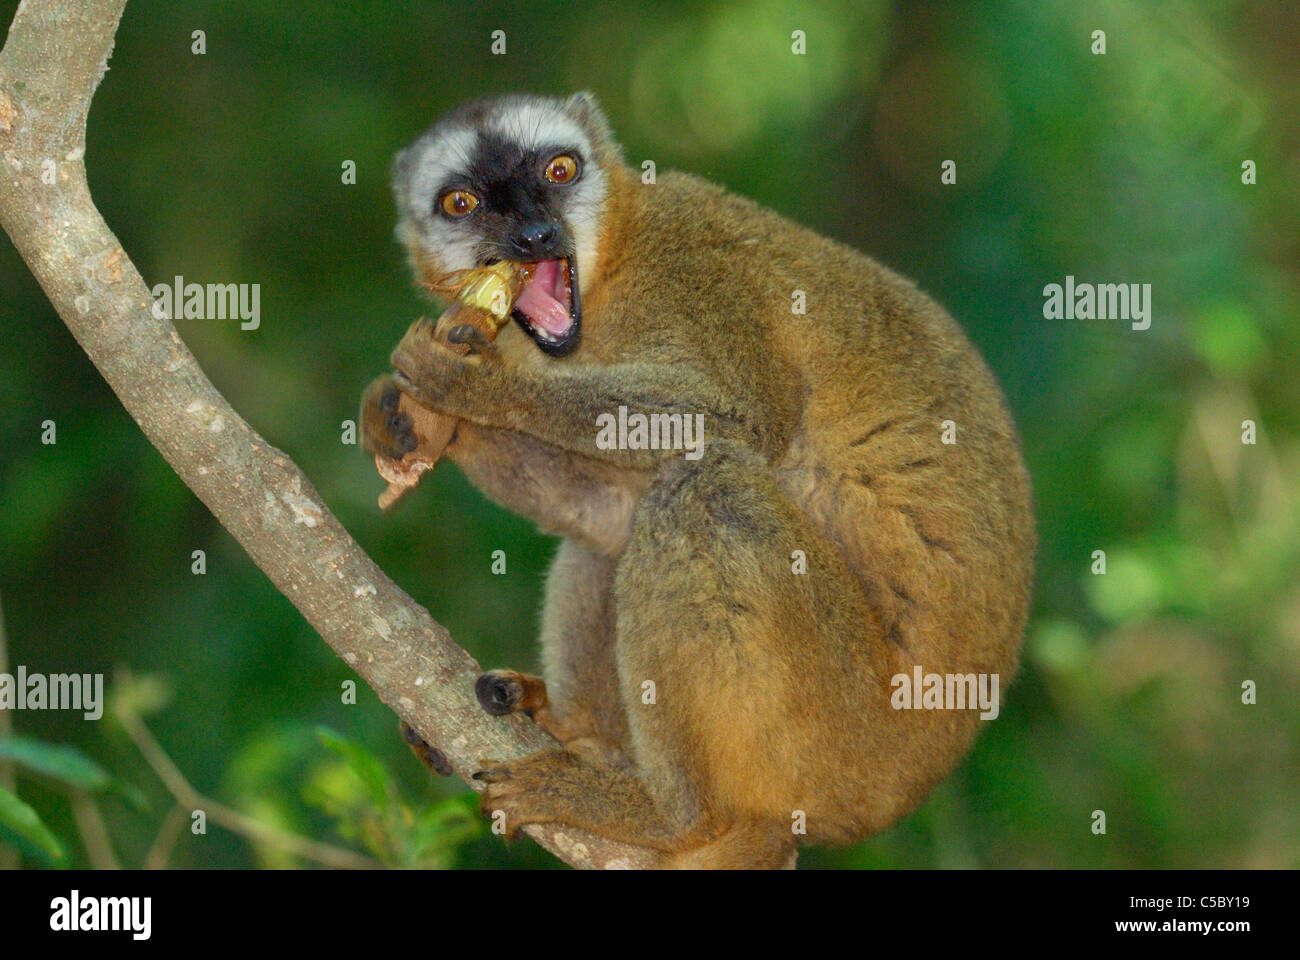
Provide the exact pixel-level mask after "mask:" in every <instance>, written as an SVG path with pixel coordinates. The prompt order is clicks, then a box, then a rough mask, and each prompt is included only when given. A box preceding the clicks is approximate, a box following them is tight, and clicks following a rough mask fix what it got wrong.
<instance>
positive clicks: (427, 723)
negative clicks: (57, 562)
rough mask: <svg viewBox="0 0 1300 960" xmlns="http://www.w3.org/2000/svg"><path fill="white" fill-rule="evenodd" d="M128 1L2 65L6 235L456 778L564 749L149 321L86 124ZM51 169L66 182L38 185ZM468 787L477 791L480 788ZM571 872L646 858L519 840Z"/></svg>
mask: <svg viewBox="0 0 1300 960" xmlns="http://www.w3.org/2000/svg"><path fill="white" fill-rule="evenodd" d="M125 4H126V0H80V2H78V3H67V2H63V0H24V2H23V3H22V4H20V6H19V8H18V12H17V13H16V14H15V16H14V21H13V24H12V25H11V27H10V29H9V38H8V40H7V42H6V43H5V47H4V50H3V51H0V225H2V226H3V227H4V229H5V231H6V232H7V233H8V234H9V236H10V237H11V238H12V240H13V242H14V245H15V246H16V247H17V248H18V252H19V253H20V254H21V255H22V257H23V259H24V260H25V261H26V263H27V265H28V266H29V267H30V268H31V271H32V273H33V274H35V276H36V279H37V280H38V281H39V283H40V284H41V287H42V288H43V289H44V290H45V293H46V294H47V295H48V296H49V298H50V302H51V303H52V304H53V305H54V308H55V309H56V310H57V311H58V313H59V315H60V316H61V317H62V318H63V321H64V322H65V323H66V324H67V325H68V329H69V330H71V331H72V334H73V336H74V337H76V339H77V342H78V343H80V344H81V346H82V348H83V349H84V350H85V351H86V353H87V355H88V356H89V357H90V359H91V361H92V362H93V363H94V364H95V366H96V367H97V368H98V369H99V371H100V373H101V374H103V376H104V379H105V380H107V381H108V384H109V386H110V387H112V389H113V392H114V393H116V394H117V396H118V398H119V399H120V400H121V401H122V404H123V406H125V407H126V409H127V412H128V413H130V414H131V416H132V417H133V418H135V421H136V422H137V423H138V424H139V425H140V428H141V429H142V430H143V431H144V433H145V436H146V437H148V439H149V441H150V443H152V444H153V445H154V446H155V447H156V448H157V449H158V451H159V452H160V453H161V454H162V455H163V456H164V457H165V458H166V459H167V462H168V463H169V464H171V466H172V468H173V469H175V471H176V473H177V474H178V475H179V476H180V478H181V479H182V480H183V481H184V482H185V483H186V485H188V486H189V488H190V489H191V490H193V491H194V492H195V494H197V495H198V497H199V498H200V499H201V500H202V501H203V502H204V503H205V504H206V505H207V507H208V509H210V510H211V511H212V513H213V514H214V515H215V516H216V518H217V519H218V520H219V521H220V522H221V523H222V525H223V526H225V528H226V529H227V530H229V531H230V533H231V535H232V536H234V538H235V539H236V540H237V541H239V543H240V545H241V546H243V548H244V549H245V550H246V551H248V554H249V556H250V557H251V558H252V559H253V562H254V563H256V564H257V565H258V566H259V567H261V569H262V570H263V571H264V572H265V573H266V574H267V576H269V577H270V578H271V580H272V582H273V583H274V584H275V585H276V587H277V588H278V589H279V590H280V592H281V593H283V594H284V595H285V596H286V597H288V598H289V600H290V601H292V603H293V604H294V606H296V607H297V608H298V610H299V611H300V612H301V613H302V614H303V616H304V617H306V618H307V620H308V622H309V623H311V625H312V626H313V627H314V628H315V629H316V630H317V631H318V632H319V633H320V635H321V636H322V637H323V638H324V639H325V641H326V642H327V643H328V644H329V645H330V646H331V647H333V649H334V651H335V652H336V653H338V655H339V656H341V657H342V658H343V659H344V661H346V662H347V663H348V665H349V666H351V667H352V668H353V669H354V670H356V671H357V673H359V674H360V675H361V676H362V678H364V679H365V681H366V682H367V683H368V684H370V686H371V687H372V688H374V690H375V692H376V693H377V694H378V695H379V697H380V699H382V700H383V701H384V702H385V703H386V704H388V705H389V706H390V707H391V708H392V709H393V710H394V711H395V712H396V713H397V715H398V716H400V717H401V718H402V719H403V720H405V721H406V722H407V723H409V724H410V725H411V726H412V727H414V728H415V730H416V731H418V732H419V733H420V735H421V736H423V737H424V738H425V739H426V740H427V741H428V742H429V743H432V744H435V745H437V746H438V748H439V749H441V750H442V751H443V753H445V754H446V755H447V757H448V759H449V760H450V761H451V763H452V766H453V767H454V768H455V770H456V773H457V774H459V775H460V776H461V777H462V778H464V777H467V775H468V774H469V773H471V772H473V770H475V769H477V764H478V761H479V760H480V759H481V758H485V757H488V758H492V759H503V760H508V759H514V758H516V757H520V756H524V755H527V754H529V753H533V752H535V751H537V750H540V749H543V748H545V747H547V746H554V745H555V741H553V740H552V739H551V738H550V737H548V736H547V735H546V734H545V733H544V732H543V731H542V730H540V729H539V728H538V727H537V726H536V725H535V724H533V723H531V722H529V721H527V720H525V719H522V718H520V717H518V716H510V717H505V718H493V717H489V716H487V715H486V714H485V713H484V712H483V711H482V710H481V709H480V707H479V705H478V702H477V700H476V699H475V697H474V694H473V690H474V681H475V679H476V678H477V677H478V675H479V673H480V668H479V665H478V664H477V663H476V662H475V661H474V659H473V658H472V657H470V655H469V654H467V653H466V652H465V651H464V650H462V649H461V648H460V647H458V646H457V645H456V644H455V643H453V642H452V639H451V637H450V635H449V634H448V633H447V630H446V629H445V628H444V627H442V626H441V625H439V624H438V623H436V622H435V621H434V620H433V619H432V618H431V617H430V616H429V614H428V612H427V611H426V610H424V608H422V607H420V606H419V605H418V604H416V603H415V601H413V600H412V599H411V598H410V597H408V596H407V595H406V594H405V593H403V592H402V591H401V590H400V589H399V588H398V587H397V586H396V584H394V583H393V582H392V581H391V580H389V578H388V577H387V576H385V575H384V573H383V571H382V570H380V569H379V568H378V567H377V566H376V565H375V563H374V562H373V561H372V560H371V559H370V558H369V557H367V556H366V554H365V553H364V552H363V551H362V550H361V548H360V547H358V546H357V544H356V543H355V541H353V539H352V538H351V536H349V535H348V533H347V531H346V530H344V529H343V527H342V525H341V524H340V523H339V522H338V520H336V519H335V517H334V516H333V514H331V513H330V511H329V510H328V509H327V508H326V507H325V505H324V504H323V503H322V502H321V499H320V496H319V495H318V494H317V493H316V491H315V489H314V488H313V487H312V485H311V483H310V482H309V481H308V480H307V478H306V476H304V475H303V473H302V471H301V470H299V469H298V467H297V466H295V465H294V463H293V462H292V461H291V460H290V459H289V458H288V457H287V456H285V455H284V454H283V453H281V452H280V451H279V450H277V449H276V448H275V447H273V446H271V445H270V444H268V443H267V442H266V441H265V440H263V439H262V438H261V437H260V436H258V434H257V433H256V432H255V431H254V430H253V429H252V428H250V427H249V426H248V424H247V423H245V422H244V420H243V419H242V418H241V417H240V416H239V415H238V414H237V413H236V412H235V411H234V409H233V408H232V407H231V406H230V405H229V404H228V403H227V402H226V400H225V399H224V398H223V397H222V396H221V395H220V394H219V393H218V392H217V391H216V389H215V388H214V387H213V386H212V384H211V383H210V382H209V381H208V379H207V377H206V376H204V374H203V371H202V370H200V369H199V366H198V364H197V363H196V362H195V359H194V357H193V355H192V354H191V353H190V351H189V350H188V349H187V348H186V346H185V344H184V343H183V342H182V341H181V338H180V337H179V336H178V335H177V333H176V330H175V328H174V327H173V326H172V325H171V323H170V322H168V321H167V320H160V319H158V318H157V317H155V316H154V315H153V312H152V310H151V306H152V301H151V298H150V295H149V291H148V289H147V288H146V286H145V283H144V281H143V279H142V278H141V277H140V274H139V273H138V272H137V270H136V268H135V266H134V264H132V263H131V260H130V258H128V257H127V255H126V252H125V251H124V250H123V249H122V246H121V244H120V243H119V242H118V240H117V238H116V237H115V236H114V235H113V233H112V231H110V230H109V228H108V225H107V224H105V223H104V220H103V218H102V217H101V216H100V214H99V211H98V210H97V209H96V208H95V205H94V202H93V201H92V199H91V196H90V190H89V187H88V185H87V183H86V170H85V164H84V155H85V124H86V115H87V111H88V110H89V107H90V100H91V97H92V95H93V94H94V91H95V88H96V86H98V84H99V81H100V79H101V78H102V77H103V75H104V72H105V71H106V69H107V66H108V57H109V54H110V53H111V52H112V47H113V37H114V34H115V33H116V30H117V24H118V21H119V19H120V18H121V14H122V9H123V7H124V6H125ZM50 163H53V165H54V166H53V169H54V171H55V176H54V179H55V183H53V184H46V183H43V182H42V176H41V174H42V170H43V169H45V170H48V169H50V168H49V164H50ZM472 785H473V784H472ZM525 832H527V833H528V834H529V835H530V836H532V837H533V838H534V839H536V840H537V841H538V842H539V843H540V844H541V845H542V846H543V847H545V848H546V849H548V850H550V851H551V852H552V853H554V854H555V855H556V856H558V857H560V858H562V859H563V860H565V861H567V862H568V863H571V864H573V865H574V866H578V867H598V868H608V867H645V866H650V865H652V863H653V862H654V855H653V853H652V852H651V851H649V850H646V849H644V848H639V847H630V846H627V845H624V844H617V843H612V842H610V841H608V840H604V839H601V838H598V837H595V836H592V835H590V834H587V833H583V832H580V831H577V830H572V829H569V828H565V827H558V826H554V825H546V826H536V825H534V826H530V827H526V828H525Z"/></svg>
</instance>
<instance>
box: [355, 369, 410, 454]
mask: <svg viewBox="0 0 1300 960" xmlns="http://www.w3.org/2000/svg"><path fill="white" fill-rule="evenodd" d="M401 400H402V394H401V391H400V390H398V388H397V381H396V380H394V379H393V377H392V376H391V375H389V374H384V375H383V376H382V377H378V378H376V379H375V380H374V382H372V383H371V384H370V386H368V387H367V388H366V392H365V393H364V394H362V396H361V446H362V447H363V448H364V449H366V450H368V451H369V452H371V453H373V454H377V455H379V456H382V457H388V458H390V459H393V460H400V459H401V458H402V457H403V456H404V455H405V454H408V453H410V452H411V451H412V450H414V449H415V447H416V445H417V443H418V442H419V439H418V438H417V437H416V434H415V424H414V422H413V421H412V420H411V417H410V416H409V415H408V414H406V413H404V412H403V411H402V410H401V409H400V404H401Z"/></svg>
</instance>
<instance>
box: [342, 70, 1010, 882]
mask: <svg viewBox="0 0 1300 960" xmlns="http://www.w3.org/2000/svg"><path fill="white" fill-rule="evenodd" d="M649 179H650V178H645V180H643V178H642V176H641V171H639V170H637V169H634V168H633V167H631V166H629V165H628V164H627V163H626V162H625V161H624V158H623V155H622V152H621V150H620V148H619V146H618V145H617V144H616V143H615V141H614V139H613V136H612V135H611V132H610V128H609V125H608V123H607V121H606V119H605V117H604V116H603V115H602V113H601V111H600V109H599V108H598V106H597V104H596V102H595V100H594V98H593V97H592V96H591V95H589V94H578V95H576V96H573V97H571V98H569V99H566V100H560V99H550V98H542V97H531V96H513V95H512V96H497V97H489V98H486V99H481V100H477V101H475V102H472V103H469V104H467V105H465V106H462V107H460V108H459V109H457V110H455V111H453V112H452V113H450V114H449V115H448V116H446V117H445V118H443V119H442V120H440V121H439V122H438V123H436V124H435V125H434V126H433V127H431V128H430V129H429V130H428V131H427V132H426V133H424V134H423V135H422V136H421V137H419V139H417V140H416V141H415V142H414V143H413V144H412V145H411V146H410V147H408V148H407V149H406V150H404V151H403V152H402V153H401V154H400V155H399V156H398V157H397V159H396V161H395V164H394V175H393V180H394V186H395V193H396V197H397V203H398V207H399V211H400V216H401V221H400V226H399V228H398V236H399V238H400V240H401V241H402V242H403V243H404V244H405V246H406V248H407V251H408V252H409V256H410V261H411V264H412V266H413V268H414V272H415V275H416V277H417V279H418V280H420V281H423V282H425V283H430V284H431V283H434V282H435V281H436V280H437V278H439V277H441V276H443V275H444V274H447V273H448V272H449V271H453V270H463V269H470V268H475V267H480V266H483V265H485V264H490V263H493V262H495V261H498V260H507V261H511V262H519V263H528V264H531V265H532V267H531V270H532V279H531V281H530V282H529V283H528V285H527V287H526V288H524V290H523V293H522V294H521V295H520V296H519V299H518V301H517V302H516V304H515V306H514V311H513V314H512V316H513V319H514V321H515V322H514V323H511V324H508V325H507V326H506V327H505V328H503V329H502V331H501V333H500V335H499V337H498V338H497V339H496V340H495V341H487V340H486V339H484V338H479V339H478V340H477V342H475V344H474V349H473V350H472V351H471V352H470V353H469V355H467V356H463V355H461V353H458V352H456V351H453V350H451V349H447V348H446V347H444V346H440V345H438V344H436V343H431V345H430V346H429V347H428V349H415V348H413V347H410V346H407V345H405V344H407V341H404V346H403V347H399V349H398V351H397V352H396V353H395V354H394V356H393V363H394V367H395V368H396V370H397V371H398V373H397V374H396V375H395V376H392V377H389V378H386V379H384V380H381V381H380V383H379V385H378V387H377V388H376V389H374V390H372V391H371V392H370V393H368V394H367V397H366V400H365V404H364V409H363V441H364V444H365V446H366V448H367V449H368V450H370V451H371V452H376V453H380V454H382V455H386V456H400V455H401V454H402V453H403V452H404V451H406V450H409V449H410V446H411V444H412V439H411V418H410V417H409V416H407V415H405V414H403V413H401V412H400V410H399V406H400V404H399V402H398V401H399V398H400V397H401V396H403V395H405V396H406V397H409V398H410V399H411V400H412V401H414V402H415V403H417V404H418V405H420V406H421V407H423V408H426V409H428V410H431V411H436V412H438V413H440V414H445V415H448V416H453V417H456V418H458V419H459V424H458V426H457V427H456V431H455V434H454V436H453V438H452V441H451V443H450V445H449V446H448V448H447V451H446V455H447V456H448V457H449V458H450V459H451V460H452V461H453V462H454V463H456V464H457V465H458V467H459V468H460V469H461V470H462V471H463V472H464V473H465V475H466V476H467V477H468V478H469V479H470V481H471V482H472V483H473V484H474V485H476V486H477V487H478V488H479V489H480V490H481V491H482V492H483V493H484V494H486V495H487V496H488V497H490V498H491V499H493V500H495V501H496V502H497V503H499V504H502V505H504V506H505V507H507V508H509V509H511V510H513V511H516V512H518V513H520V514H523V515H525V516H527V517H529V518H531V519H532V520H533V521H535V522H536V523H537V524H539V525H540V527H541V528H542V529H544V530H546V531H549V532H552V533H555V534H558V535H559V536H560V537H562V538H563V539H562V540H561V542H560V545H559V548H558V551H557V553H556V555H555V559H554V562H553V564H552V566H551V570H550V575H549V578H548V581H547V585H546V597H545V603H544V608H543V613H542V618H541V620H542V623H541V648H542V660H543V663H544V668H543V673H544V677H545V679H544V680H543V679H542V678H538V677H534V676H530V675H527V674H522V673H517V672H514V671H504V670H498V671H492V672H491V673H488V674H485V675H484V676H483V677H482V678H481V679H480V681H479V684H478V693H479V698H480V700H481V702H483V704H484V706H485V707H486V708H487V709H488V710H489V711H490V712H493V713H497V714H503V713H506V712H510V711H528V712H529V713H530V714H531V715H532V716H533V717H534V718H535V719H536V720H537V721H538V722H539V723H541V724H542V725H543V726H544V727H545V728H546V729H547V730H549V731H550V732H551V733H552V734H553V735H554V736H555V737H556V738H557V739H558V740H559V741H560V743H561V746H560V747H559V748H557V749H552V750H545V751H542V752H540V753H537V754H534V755H532V756H529V757H527V758H525V759H522V760H517V761H512V762H508V763H500V764H489V765H487V766H485V768H484V769H483V770H481V771H479V772H478V773H476V774H475V778H476V779H478V780H480V781H483V782H484V784H485V786H486V789H485V792H484V793H483V797H482V807H483V810H484V811H486V812H491V811H502V812H503V813H504V815H505V818H506V823H507V826H508V830H509V832H510V833H514V832H515V831H517V830H518V829H519V827H521V826H523V825H525V824H529V823H538V822H556V823H561V824H567V825H570V826H572V827H578V828H582V829H585V830H588V831H591V832H593V833H595V834H597V835H600V836H604V837H609V838H613V839H616V840H619V841H625V842H628V843H632V844H639V845H643V846H646V847H650V848H653V849H654V850H656V851H659V854H660V862H661V864H662V865H663V866H665V867H776V866H781V865H784V864H786V863H787V862H789V860H790V859H791V855H792V853H793V851H794V850H795V849H796V846H797V844H799V843H802V842H813V843H825V844H842V843H848V842H852V841H855V840H857V839H859V838H862V837H864V836H866V835H869V834H871V833H874V832H876V831H879V830H881V829H883V828H885V827H887V826H889V825H890V824H892V823H893V822H894V821H895V820H897V819H898V818H899V817H900V816H902V815H904V814H906V813H908V812H909V811H911V810H912V809H913V808H915V807H916V806H917V805H918V804H919V803H920V802H921V801H922V799H923V798H924V797H925V796H926V795H927V794H928V793H929V792H930V790H931V789H932V788H933V787H934V786H935V785H936V784H937V783H939V782H940V781H941V780H942V779H943V778H944V777H945V776H947V774H948V773H949V772H950V771H951V770H952V769H953V767H954V766H955V765H956V763H957V762H958V761H959V759H960V758H961V757H962V756H963V754H964V753H965V752H966V750H967V749H968V747H969V746H970V744H971V742H972V740H973V739H974V736H975V733H976V730H977V728H978V726H979V722H980V721H979V719H978V713H977V711H976V710H973V709H969V708H968V709H924V710H915V709H898V708H897V707H898V702H897V700H896V698H895V696H894V694H895V693H896V692H897V688H896V680H895V678H897V677H899V676H903V675H906V676H908V677H911V676H912V675H913V673H914V671H915V668H916V667H918V666H919V667H922V668H923V669H924V671H925V672H926V674H930V673H938V674H948V675H951V674H956V675H962V676H966V675H970V674H976V675H982V674H989V675H999V676H1000V677H1001V678H1002V680H1003V681H1004V686H1005V681H1007V680H1009V679H1010V677H1011V675H1012V674H1013V673H1014V672H1015V670H1016V667H1017V662H1018V658H1019V650H1020V644H1021V635H1022V631H1023V628H1024V624H1025V619H1026V615H1027V608H1028V603H1029V596H1030V583H1031V576H1032V569H1031V568H1032V562H1033V554H1034V550H1035V533H1034V525H1033V517H1032V507H1031V493H1030V484H1029V479H1028V476H1027V473H1026V470H1025V467H1024V464H1023V462H1022V459H1021V455H1020V450H1019V443H1018V440H1017V436H1016V432H1015V428H1014V426H1013V424H1012V421H1011V417H1010V415H1009V413H1008V411H1007V408H1006V405H1005V403H1004V401H1003V398H1002V395H1001V393H1000V391H999V389H998V387H997V385H996V383H995V382H994V379H993V377H992V375H991V374H990V372H989V370H988V368H987V367H986V366H985V364H984V363H983V361H982V360H981V359H980V357H979V356H978V354H977V353H976V351H975V350H974V349H973V348H972V346H971V344H970V343H969V342H968V340H967V339H966V337H965V336H964V335H963V333H962V332H961V330H960V329H959V327H958V326H957V324H956V323H955V322H954V321H953V320H952V318H951V317H950V316H949V315H948V314H947V313H946V312H945V311H944V310H943V309H942V308H941V307H940V306H939V305H937V304H936V303H935V302H934V301H933V300H931V299H930V298H929V297H928V296H926V295H925V294H924V293H922V292H920V291H919V290H918V289H917V288H916V286H915V285H913V284H912V283H911V282H910V281H908V280H906V279H904V278H903V277H901V276H899V275H898V274H896V273H894V272H892V271H891V270H889V269H887V268H885V267H883V266H881V265H880V264H878V263H876V262H875V261H874V260H872V259H870V258H868V257H866V256H864V255H863V254H861V253H859V252H857V251H855V250H852V249H850V248H849V247H847V246H845V245H843V244H840V243H837V242H835V241H833V240H830V239H827V238H825V237H822V236H819V235H818V234H816V233H814V232H813V231H811V230H808V229H806V228H804V227H802V226H799V225H797V224H795V223H793V222H791V221H790V220H787V219H786V218H784V217H782V216H780V215H778V214H776V213H773V212H771V211H768V210H766V209H763V208H761V207H759V206H758V205H756V204H754V203H752V202H750V201H748V200H746V199H743V198H741V197H738V196H735V195H733V194H731V193H728V192H727V191H726V190H725V189H723V188H722V187H719V186H716V185H714V184H712V183H709V182H706V181H705V180H702V179H700V178H698V177H695V176H691V175H688V174H684V173H671V172H661V173H660V174H659V175H658V176H657V177H655V178H653V182H646V181H648V180H649ZM796 303H802V305H803V309H802V311H800V310H798V309H795V307H794V304H796ZM408 339H409V338H408ZM620 407H625V408H626V410H627V411H628V412H631V413H642V414H655V413H658V414H663V415H667V416H670V417H671V416H672V415H682V416H693V415H696V414H703V417H704V419H703V424H704V431H705V435H704V445H703V454H702V456H699V458H698V459H690V458H688V457H686V456H684V455H683V453H682V451H681V450H674V449H666V448H665V447H664V445H658V447H659V448H658V449H655V448H637V447H640V446H641V445H639V444H638V445H634V444H624V445H622V446H619V445H611V444H609V443H600V442H598V434H599V431H598V423H599V422H600V418H601V416H602V415H609V414H616V413H617V412H618V411H619V408H620ZM918 699H919V697H918ZM423 746H424V747H425V748H426V749H425V752H426V754H429V753H431V754H433V755H435V756H436V754H437V751H436V749H434V748H433V747H429V746H428V745H423Z"/></svg>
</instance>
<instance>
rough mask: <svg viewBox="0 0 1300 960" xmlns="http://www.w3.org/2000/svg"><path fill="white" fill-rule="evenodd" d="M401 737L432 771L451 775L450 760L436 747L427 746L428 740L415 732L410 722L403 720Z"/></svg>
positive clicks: (441, 774)
mask: <svg viewBox="0 0 1300 960" xmlns="http://www.w3.org/2000/svg"><path fill="white" fill-rule="evenodd" d="M402 739H403V740H405V741H406V742H407V743H408V744H410V746H411V749H412V750H413V751H415V755H416V756H418V757H419V758H420V760H421V761H422V762H423V763H424V765H425V766H427V767H428V768H429V769H431V770H432V771H433V772H434V773H436V774H438V775H439V776H442V777H449V776H451V775H452V773H453V772H454V771H453V770H452V768H451V761H450V760H448V759H447V755H446V754H445V753H443V752H442V751H441V750H439V749H438V748H437V747H431V746H429V744H428V742H427V741H425V739H424V738H423V737H421V736H420V735H419V734H418V733H416V732H415V729H414V728H413V727H411V726H410V724H408V723H405V722H403V723H402Z"/></svg>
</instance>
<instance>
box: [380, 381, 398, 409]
mask: <svg viewBox="0 0 1300 960" xmlns="http://www.w3.org/2000/svg"><path fill="white" fill-rule="evenodd" d="M401 402H402V391H400V390H398V389H397V387H396V386H394V385H389V386H388V387H387V388H386V389H385V390H384V392H383V393H382V394H380V395H379V409H380V410H383V411H385V412H387V413H394V412H396V410H397V406H398V404H400V403H401Z"/></svg>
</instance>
